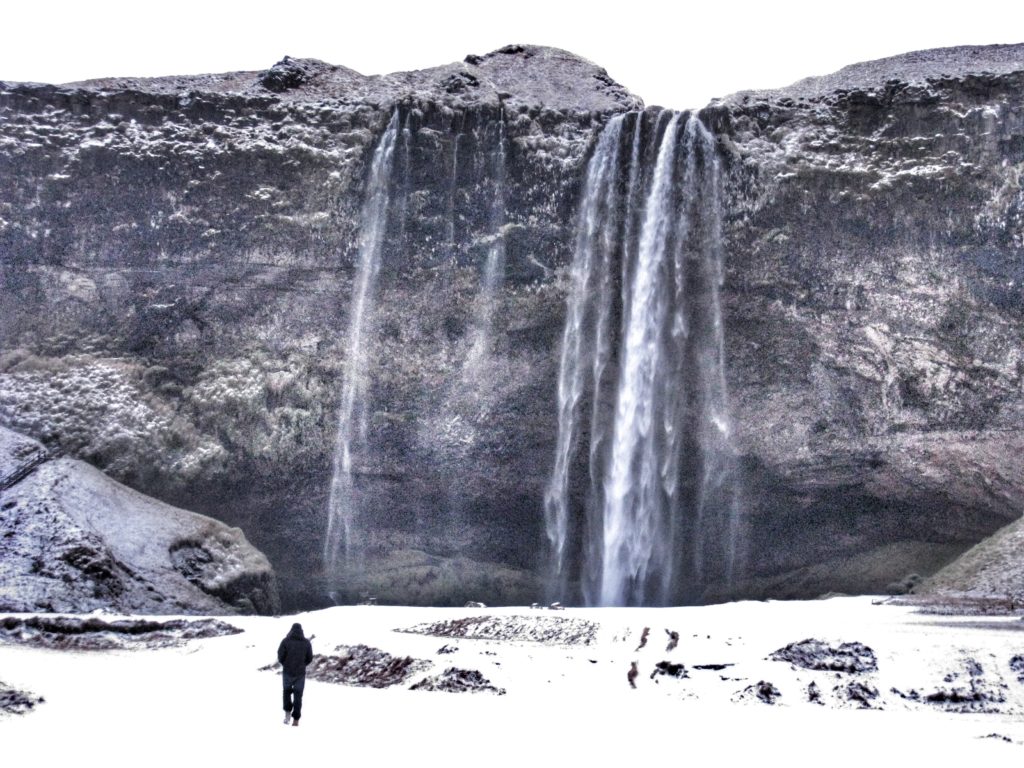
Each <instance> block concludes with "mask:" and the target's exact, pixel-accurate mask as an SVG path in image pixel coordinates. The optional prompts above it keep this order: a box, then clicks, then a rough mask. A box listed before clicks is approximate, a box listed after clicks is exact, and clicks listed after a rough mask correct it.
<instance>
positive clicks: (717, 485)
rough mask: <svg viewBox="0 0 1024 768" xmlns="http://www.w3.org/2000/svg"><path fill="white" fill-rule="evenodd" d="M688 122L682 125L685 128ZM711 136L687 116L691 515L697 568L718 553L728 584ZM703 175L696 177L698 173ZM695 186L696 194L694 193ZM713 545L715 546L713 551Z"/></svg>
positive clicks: (731, 508)
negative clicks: (695, 346)
mask: <svg viewBox="0 0 1024 768" xmlns="http://www.w3.org/2000/svg"><path fill="white" fill-rule="evenodd" d="M689 127H690V126H689V125H688V126H687V128H688V129H689ZM714 146H715V140H714V137H713V136H712V135H711V134H710V133H709V132H708V130H707V129H706V128H705V127H704V125H703V124H702V123H700V122H699V121H693V130H692V131H691V132H690V137H689V142H688V147H689V148H690V149H689V156H690V157H691V158H696V157H698V156H702V157H705V158H709V159H710V160H709V162H706V163H705V164H704V167H703V171H700V170H697V169H696V168H691V163H692V164H694V165H695V161H688V163H687V177H688V183H687V184H686V189H687V190H692V193H691V194H689V195H687V199H688V200H689V201H690V202H691V204H692V205H694V206H697V207H698V208H699V210H698V211H697V212H696V213H695V214H694V215H693V216H692V218H693V219H694V220H695V221H697V222H700V223H701V224H702V225H703V227H704V228H705V229H704V232H703V233H702V234H701V237H700V242H701V243H702V244H703V246H704V247H703V253H702V254H700V255H699V263H700V270H701V273H700V277H701V280H702V282H703V285H704V286H705V291H706V297H707V299H706V311H705V312H704V313H703V317H704V325H705V330H704V340H703V343H701V344H700V346H699V350H700V352H699V355H698V360H697V362H698V366H697V371H698V388H699V392H700V394H701V399H702V402H701V407H700V409H699V413H700V417H701V418H700V424H699V427H698V435H699V444H700V453H701V464H702V472H701V479H700V485H699V488H698V494H697V505H696V514H695V518H696V521H697V528H698V530H699V531H701V533H702V534H703V535H702V536H700V537H698V538H697V539H696V542H697V551H696V552H695V555H694V567H695V569H696V570H697V571H698V572H700V571H702V570H703V569H704V566H705V560H706V559H707V558H708V557H709V556H712V557H721V559H722V561H723V564H724V568H723V570H724V573H723V576H724V581H725V583H726V584H727V585H728V584H731V583H732V581H733V578H734V575H735V573H734V571H735V567H736V560H737V557H738V556H739V551H738V550H739V543H740V541H739V540H740V529H739V526H740V519H739V512H740V510H739V495H738V492H737V488H736V484H735V482H731V481H733V480H734V477H735V473H736V467H735V463H736V456H735V450H734V447H733V445H732V420H731V418H730V415H729V394H728V386H727V384H726V380H725V323H724V320H723V317H722V298H721V288H722V283H723V281H724V261H723V259H724V254H723V249H722V205H721V181H720V179H721V174H720V171H719V167H718V157H717V155H716V154H715V151H714ZM701 173H702V174H703V177H701V176H700V175H699V174H701ZM697 190H700V191H701V194H698V193H697ZM716 506H717V508H718V509H720V510H721V512H722V514H721V515H720V516H721V518H722V519H721V520H720V521H718V525H717V528H718V530H717V533H718V536H717V539H718V541H717V542H716V541H715V537H714V536H712V535H710V534H713V533H715V532H716V531H715V527H716V526H709V525H707V524H706V523H707V521H706V519H705V518H706V516H707V515H708V514H709V513H710V512H714V510H715V508H716ZM716 550H717V551H716Z"/></svg>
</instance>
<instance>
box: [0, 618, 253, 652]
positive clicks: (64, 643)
mask: <svg viewBox="0 0 1024 768" xmlns="http://www.w3.org/2000/svg"><path fill="white" fill-rule="evenodd" d="M241 632H242V630H241V629H239V628H238V627H233V626H231V625H230V624H226V623H225V622H223V621H217V620H216V619H199V620H194V621H186V620H182V619H174V620H171V621H149V620H144V619H123V620H113V621H108V620H106V619H101V618H97V617H87V618H79V617H68V616H32V617H29V618H21V617H16V616H7V617H4V618H2V619H0V642H5V643H16V644H19V645H30V646H34V647H39V648H53V649H56V650H62V651H66V650H74V651H109V650H113V649H117V648H127V649H137V648H148V649H152V648H167V647H173V646H179V645H184V644H185V643H186V642H188V641H189V640H201V639H205V638H210V637H223V636H225V635H237V634H239V633H241Z"/></svg>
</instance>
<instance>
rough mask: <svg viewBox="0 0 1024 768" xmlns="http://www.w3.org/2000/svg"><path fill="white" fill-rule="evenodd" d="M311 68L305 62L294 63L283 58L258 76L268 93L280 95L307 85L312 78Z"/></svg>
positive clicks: (289, 58)
mask: <svg viewBox="0 0 1024 768" xmlns="http://www.w3.org/2000/svg"><path fill="white" fill-rule="evenodd" d="M311 70H312V67H310V66H309V64H307V63H306V62H302V61H296V60H295V59H293V58H292V57H291V56H285V57H284V58H283V59H281V61H279V62H277V64H275V65H274V66H273V67H271V68H270V69H268V70H267V71H266V72H263V73H262V74H261V75H260V83H261V84H262V85H263V87H264V88H266V89H267V90H268V91H274V92H275V93H281V92H283V91H290V90H292V89H293V88H298V87H299V86H302V85H305V84H306V83H308V82H309V81H310V79H311V77H312V72H311Z"/></svg>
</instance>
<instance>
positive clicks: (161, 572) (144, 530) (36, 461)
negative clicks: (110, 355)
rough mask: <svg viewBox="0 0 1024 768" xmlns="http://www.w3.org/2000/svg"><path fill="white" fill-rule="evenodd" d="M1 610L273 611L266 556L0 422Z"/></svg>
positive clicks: (219, 527)
mask: <svg viewBox="0 0 1024 768" xmlns="http://www.w3.org/2000/svg"><path fill="white" fill-rule="evenodd" d="M0 527H2V530H3V531H4V535H3V537H2V538H0V577H2V578H0V611H18V612H33V611H67V612H78V611H90V610H94V609H110V610H115V611H121V612H126V613H150V614H168V613H170V614H177V613H207V614H225V613H239V612H241V613H257V612H258V613H265V614H266V613H275V612H277V611H279V610H280V601H279V598H278V593H277V584H276V581H275V578H274V573H273V570H272V569H271V566H270V563H269V562H268V561H267V559H266V558H265V557H264V556H263V555H262V554H261V553H259V552H257V551H256V550H255V549H254V548H253V547H252V546H251V545H250V544H249V542H248V541H246V539H245V536H244V535H243V534H242V532H241V531H240V530H239V529H237V528H229V527H228V526H226V525H224V524H223V523H219V522H217V521H216V520H211V519H209V518H206V517H203V516H202V515H197V514H194V513H192V512H186V511H185V510H182V509H176V508H174V507H172V506H169V505H167V504H163V503H161V502H159V501H157V500H156V499H150V498H147V497H145V496H143V495H142V494H141V493H138V492H137V491H133V490H131V489H130V488H125V487H124V486H123V485H121V484H120V483H117V482H115V481H113V480H111V479H110V478H108V477H105V476H104V475H103V474H102V473H101V472H99V471H98V470H96V469H95V468H94V467H90V466H88V465H87V464H85V463H83V462H81V461H77V460H74V459H68V458H62V457H57V456H52V455H50V454H48V453H47V451H46V449H45V448H43V446H42V445H40V444H39V443H38V442H36V441H34V440H29V439H27V438H25V437H22V436H21V435H18V434H17V433H15V432H11V431H10V430H8V429H3V428H2V427H0Z"/></svg>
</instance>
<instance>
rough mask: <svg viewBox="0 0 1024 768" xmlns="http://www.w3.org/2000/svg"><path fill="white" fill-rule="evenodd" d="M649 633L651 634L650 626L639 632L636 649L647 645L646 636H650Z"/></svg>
mask: <svg viewBox="0 0 1024 768" xmlns="http://www.w3.org/2000/svg"><path fill="white" fill-rule="evenodd" d="M650 634H651V628H650V627H644V630H643V632H641V633H640V644H639V645H638V646H637V647H636V650H638V651H639V650H640V649H641V648H643V647H644V646H646V645H647V638H648V637H649V636H650Z"/></svg>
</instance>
